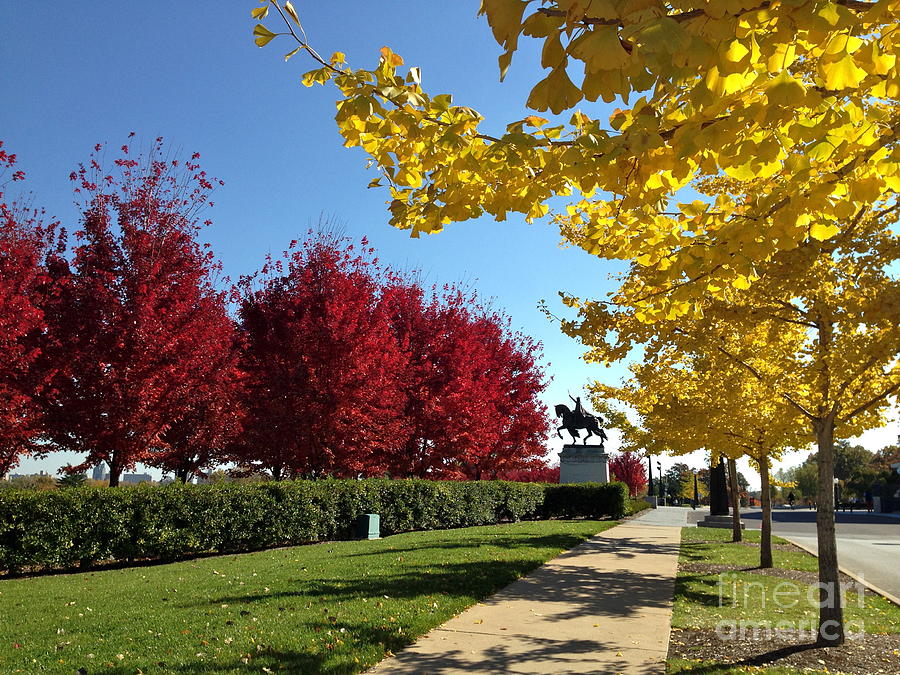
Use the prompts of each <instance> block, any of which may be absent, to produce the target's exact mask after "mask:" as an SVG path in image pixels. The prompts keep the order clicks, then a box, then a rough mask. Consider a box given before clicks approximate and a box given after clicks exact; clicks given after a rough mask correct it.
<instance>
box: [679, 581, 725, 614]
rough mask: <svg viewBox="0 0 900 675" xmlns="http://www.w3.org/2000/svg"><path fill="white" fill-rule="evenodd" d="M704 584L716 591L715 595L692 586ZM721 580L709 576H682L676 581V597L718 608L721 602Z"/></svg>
mask: <svg viewBox="0 0 900 675" xmlns="http://www.w3.org/2000/svg"><path fill="white" fill-rule="evenodd" d="M697 583H699V584H702V585H703V586H709V587H710V588H713V589H716V592H715V594H713V593H707V592H706V591H705V590H702V589H699V590H698V589H697V588H696V587H694V586H692V584H697ZM719 583H720V582H719V580H718V578H717V577H714V576H712V575H709V574H682V575H679V576H678V577H677V578H676V579H675V595H676V596H677V597H679V598H683V599H684V600H687V601H689V602H696V603H697V604H699V605H703V606H705V607H716V606H718V605H719V603H720V601H721V597H720V595H719V591H718V588H719Z"/></svg>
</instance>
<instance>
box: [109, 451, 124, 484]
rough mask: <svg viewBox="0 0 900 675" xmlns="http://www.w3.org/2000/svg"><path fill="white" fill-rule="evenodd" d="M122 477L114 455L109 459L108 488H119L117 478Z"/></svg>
mask: <svg viewBox="0 0 900 675" xmlns="http://www.w3.org/2000/svg"><path fill="white" fill-rule="evenodd" d="M121 475H122V469H121V467H119V463H118V462H117V461H116V455H115V453H113V455H112V456H111V457H110V458H109V487H119V478H120V477H121Z"/></svg>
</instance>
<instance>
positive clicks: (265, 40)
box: [253, 23, 277, 47]
mask: <svg viewBox="0 0 900 675" xmlns="http://www.w3.org/2000/svg"><path fill="white" fill-rule="evenodd" d="M253 34H254V35H255V36H256V39H254V40H253V41H254V42H255V43H256V46H257V47H265V46H266V45H267V44H269V43H270V42H271V41H272V40H273V39H275V38H276V37H277V36H276V35H275V33H273V32H272V31H270V30H269V29H268V28H266V27H265V26H263V25H262V24H261V23H258V24H256V26H255V27H254V29H253Z"/></svg>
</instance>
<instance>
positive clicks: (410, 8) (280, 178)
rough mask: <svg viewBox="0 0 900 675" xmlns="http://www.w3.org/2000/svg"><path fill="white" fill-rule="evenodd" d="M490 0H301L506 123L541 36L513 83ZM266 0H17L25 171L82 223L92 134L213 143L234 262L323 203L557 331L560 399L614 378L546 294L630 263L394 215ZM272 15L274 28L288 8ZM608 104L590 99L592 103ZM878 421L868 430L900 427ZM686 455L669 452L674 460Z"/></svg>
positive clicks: (5, 133)
mask: <svg viewBox="0 0 900 675" xmlns="http://www.w3.org/2000/svg"><path fill="white" fill-rule="evenodd" d="M478 4H479V3H478V2H477V1H476V0H470V1H468V2H452V3H450V2H448V3H434V2H421V1H420V2H407V1H400V0H382V1H381V2H371V1H370V2H362V1H345V2H328V3H323V2H317V3H307V2H303V1H302V0H299V1H296V2H295V6H296V7H297V9H298V11H299V12H300V15H301V19H302V20H303V22H304V27H305V28H306V31H307V34H308V35H309V37H310V41H311V43H312V45H313V46H314V47H315V48H316V49H317V50H318V51H319V52H320V53H322V54H324V55H328V54H330V53H332V52H333V51H338V50H339V51H343V52H345V53H346V54H347V58H348V61H349V62H350V64H351V65H355V66H358V67H372V66H374V65H375V64H376V63H377V59H378V51H379V49H380V48H381V47H382V46H383V45H389V46H391V48H392V49H393V50H394V51H395V52H397V53H399V54H401V55H402V56H403V57H404V58H405V60H406V65H408V66H419V67H420V68H421V69H422V77H423V86H424V87H425V88H426V90H428V91H429V93H431V94H437V93H453V94H454V100H455V102H457V103H459V104H463V105H468V106H471V107H473V108H475V109H476V110H478V111H480V112H481V113H482V114H484V115H485V117H486V118H487V120H488V130H489V131H502V129H503V127H504V125H505V124H506V123H507V122H509V121H513V120H517V119H521V118H522V117H524V116H525V115H526V114H528V113H527V112H526V110H525V108H524V105H523V104H524V101H525V99H526V97H527V94H528V91H529V89H530V86H531V85H532V84H533V83H534V82H535V81H536V80H537V79H538V77H539V75H538V73H539V71H540V68H539V64H538V60H539V52H538V49H537V47H539V45H535V44H534V43H533V41H526V42H525V43H524V44H523V45H522V49H520V52H519V53H517V54H516V57H515V58H514V60H513V65H512V68H511V70H510V72H509V74H508V76H507V78H506V81H505V82H504V83H503V84H502V85H501V84H499V76H498V70H497V61H496V58H497V56H498V55H499V53H500V48H499V46H498V45H497V44H496V43H495V42H494V40H493V37H492V36H491V34H490V29H489V28H488V26H487V23H486V22H485V21H484V19H483V18H478V17H476V12H477V9H478ZM254 6H256V5H255V3H254V2H251V1H250V0H246V1H241V0H228V1H227V2H222V3H211V2H200V3H185V2H178V3H175V2H165V1H157V2H148V3H131V2H112V1H103V2H100V1H93V2H91V3H89V4H87V5H85V4H83V3H24V2H20V3H14V4H12V5H10V6H8V7H7V9H6V12H5V13H4V22H3V24H2V25H0V58H2V63H3V64H4V68H3V71H4V74H3V80H2V85H3V86H2V91H3V92H4V93H5V96H4V99H5V104H4V105H3V106H2V107H0V138H2V139H3V140H4V141H5V147H6V148H7V149H8V150H9V151H11V152H15V153H17V154H18V156H19V162H20V165H19V168H21V169H23V170H24V171H25V172H26V173H27V182H26V183H24V184H17V185H23V186H25V188H27V189H28V190H30V191H32V192H33V193H34V199H35V202H36V203H37V204H40V205H43V206H45V207H46V208H47V210H48V212H49V213H50V214H51V215H52V216H54V217H57V218H59V219H61V220H62V222H63V223H64V224H67V225H70V226H71V225H74V224H75V223H76V222H77V220H76V219H77V210H76V209H75V208H74V204H73V199H72V193H71V188H70V185H69V182H68V180H67V176H68V174H69V172H70V171H71V170H72V169H73V168H75V166H76V165H77V164H78V162H80V161H84V160H86V158H87V157H88V155H89V153H90V151H91V149H92V147H93V146H94V144H95V143H98V142H108V143H109V144H110V145H111V146H112V147H113V148H115V147H118V146H119V145H121V144H122V143H124V142H125V141H126V138H127V136H128V133H129V132H131V131H134V132H136V133H137V134H138V137H139V138H144V139H145V140H150V139H153V138H155V137H156V136H163V137H164V138H165V139H166V141H167V142H168V143H169V144H170V145H171V146H172V147H174V148H180V149H181V150H182V151H183V154H190V153H192V152H194V151H197V152H199V153H201V156H202V162H203V165H204V168H205V169H207V171H209V173H210V174H212V175H215V176H217V177H219V178H221V179H223V180H224V181H225V186H224V187H222V188H219V189H218V190H217V192H216V194H215V195H214V197H213V200H214V202H215V207H214V208H212V209H211V210H210V211H209V212H208V213H207V214H206V215H208V217H210V218H211V219H212V220H213V225H212V226H211V227H210V228H209V229H208V231H207V233H206V234H207V239H208V240H209V241H210V242H211V243H212V245H213V248H214V250H215V251H216V253H217V254H218V255H219V257H220V258H221V260H222V261H223V264H224V268H225V272H226V273H227V274H229V275H230V276H232V277H233V278H236V277H238V276H239V275H241V274H246V273H249V272H252V271H253V270H255V269H257V268H258V267H259V266H260V265H261V263H262V260H263V257H264V256H265V254H266V253H268V252H272V253H278V252H280V251H282V250H283V249H284V248H285V247H286V245H287V244H288V242H289V241H290V240H291V239H294V238H297V236H298V235H300V234H302V233H303V232H305V231H306V230H307V228H308V226H309V225H310V224H311V223H314V222H315V221H317V220H318V219H319V217H320V215H324V216H326V217H329V218H332V219H334V220H336V221H338V222H340V223H341V224H343V225H344V227H345V231H346V233H347V234H348V235H349V236H351V237H353V238H357V239H358V238H359V237H361V236H363V235H365V236H367V237H368V238H369V239H370V241H371V242H372V243H373V245H374V246H375V247H376V248H377V249H378V251H379V255H380V257H381V259H382V260H383V261H385V262H387V263H388V264H391V265H394V266H396V267H400V268H418V269H421V270H422V271H423V273H424V275H425V278H426V280H427V281H429V282H435V283H443V282H448V281H462V282H467V283H471V284H473V285H474V286H475V287H476V288H477V289H478V290H479V292H480V294H481V295H482V296H483V297H489V298H495V304H496V305H497V306H499V307H502V308H504V309H505V310H506V311H507V312H508V313H509V314H510V315H511V316H512V319H513V325H514V326H515V327H516V328H519V329H522V330H523V331H524V332H526V333H528V334H530V335H532V336H533V337H535V338H537V339H539V340H541V341H542V342H543V344H544V352H545V362H548V363H550V364H551V367H550V368H549V373H550V374H551V375H552V376H553V378H554V381H553V383H552V384H551V385H550V387H549V388H548V390H547V394H546V396H545V401H546V403H547V404H548V405H552V404H555V403H558V402H561V401H566V400H567V393H568V392H569V391H571V392H572V393H573V394H575V393H576V392H578V391H579V390H580V389H581V388H582V387H583V386H584V384H586V383H587V382H588V381H589V380H592V379H601V380H603V381H606V382H610V383H612V382H615V381H616V380H618V378H619V377H620V376H621V375H622V373H623V368H622V367H621V366H617V367H613V368H605V367H602V366H599V365H596V364H586V363H584V361H582V360H581V358H580V355H581V351H582V350H581V349H580V347H579V345H578V344H577V343H575V342H574V341H572V340H570V339H569V338H566V337H564V336H563V335H562V334H561V333H560V332H559V330H558V328H557V326H555V325H554V324H552V323H550V322H549V321H548V320H547V319H546V318H545V317H544V316H543V315H542V314H541V313H540V312H539V311H538V310H537V303H538V301H539V300H541V299H546V300H547V301H548V302H549V303H550V305H551V307H552V308H554V309H555V310H558V311H559V312H562V311H563V310H562V308H561V305H560V303H559V302H558V299H557V295H556V294H557V291H561V290H563V291H567V292H572V293H575V294H576V295H581V296H585V297H596V296H601V295H603V294H605V293H606V292H607V291H609V290H611V288H612V286H611V284H610V282H609V280H608V277H609V275H610V274H611V273H614V272H616V270H617V267H616V266H615V265H614V264H612V263H609V262H605V261H601V260H599V259H597V258H592V257H591V256H588V255H587V254H586V253H583V252H582V251H580V250H577V249H565V248H561V247H560V246H559V236H558V233H557V232H556V230H555V228H553V227H552V226H551V225H549V224H548V223H546V222H544V223H537V224H534V225H530V226H529V225H526V224H525V223H524V221H523V219H522V218H519V217H516V216H512V217H510V219H509V220H508V221H507V222H505V223H495V222H493V221H492V220H490V219H481V220H478V221H472V222H469V223H463V224H456V225H451V226H450V227H448V229H447V230H446V231H445V232H443V233H441V234H439V235H434V236H430V237H423V238H421V239H418V240H415V239H410V238H409V236H408V235H407V233H405V232H401V231H397V230H394V229H392V228H391V227H389V226H388V225H387V220H388V216H387V211H386V208H385V200H386V199H387V198H388V196H387V193H386V192H384V191H383V190H380V189H374V190H370V189H367V188H366V185H367V183H368V182H369V180H370V179H371V178H372V177H373V175H371V174H370V173H369V172H366V171H365V168H364V165H365V156H364V154H363V153H362V151H361V150H359V149H352V150H348V149H345V148H343V147H342V144H341V139H340V137H339V135H338V132H337V129H336V126H335V123H334V120H333V116H334V112H335V109H334V102H335V99H336V96H335V92H334V91H333V90H332V89H330V88H323V87H315V88H312V89H307V88H305V87H303V86H301V85H300V77H301V75H302V73H303V72H305V71H306V70H309V69H312V67H313V66H314V64H313V63H312V62H311V61H309V60H308V59H304V56H303V55H298V56H296V57H294V59H292V60H291V61H290V62H289V63H287V64H286V63H284V61H283V59H282V55H283V54H284V53H285V52H287V51H289V50H290V49H291V48H292V47H293V46H292V45H289V44H288V43H287V41H286V40H282V41H279V40H275V41H273V42H272V43H270V44H269V46H267V47H266V48H264V49H260V48H258V47H256V45H254V44H253V41H252V38H251V34H250V33H251V30H252V27H253V25H254V23H255V22H254V21H252V20H251V19H250V9H251V8H253V7H254ZM267 23H268V24H269V25H270V27H271V28H273V29H275V21H274V20H272V19H270V20H269V21H268V22H267ZM602 108H603V106H602V105H600V106H597V105H593V104H587V105H586V106H584V107H583V109H584V110H585V111H586V112H588V113H589V114H599V113H600V112H601V110H602ZM893 433H896V432H891V434H893ZM881 438H882V437H881V436H879V437H878V438H877V439H876V440H874V441H872V443H871V447H873V448H878V447H880V446H881V445H883V444H885V443H886V442H891V441H893V438H890V437H889V435H885V436H884V438H885V439H887V440H886V441H885V442H884V443H883V442H881ZM613 440H615V436H614V435H613ZM558 446H561V441H559V442H556V441H555V442H553V443H552V447H553V448H554V449H555V451H558ZM611 447H615V443H612V444H611ZM553 457H554V458H555V452H554V454H553ZM66 461H68V460H66V459H64V458H60V457H51V458H50V459H48V460H46V461H43V462H39V463H36V462H33V461H26V462H25V463H24V464H23V465H22V467H21V468H20V469H19V471H22V472H25V473H28V472H31V471H34V470H36V469H37V468H44V469H45V470H51V471H55V470H56V468H57V467H58V466H59V465H61V464H63V463H65V462H66ZM672 461H673V460H671V459H666V458H664V459H663V466H664V467H665V466H666V465H668V464H670V463H671V462H672ZM691 463H693V464H697V465H699V463H700V460H699V458H694V459H693V460H692V462H691ZM745 473H746V474H747V476H748V478H749V477H751V474H750V473H749V472H748V471H745ZM751 480H752V478H751Z"/></svg>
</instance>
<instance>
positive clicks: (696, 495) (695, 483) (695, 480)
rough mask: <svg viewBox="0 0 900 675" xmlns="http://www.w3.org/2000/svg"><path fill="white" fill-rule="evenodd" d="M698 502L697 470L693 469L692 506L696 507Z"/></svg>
mask: <svg viewBox="0 0 900 675" xmlns="http://www.w3.org/2000/svg"><path fill="white" fill-rule="evenodd" d="M699 503H700V490H698V489H697V472H696V471H694V503H693V507H694V508H695V509H696V508H697V504H699Z"/></svg>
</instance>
